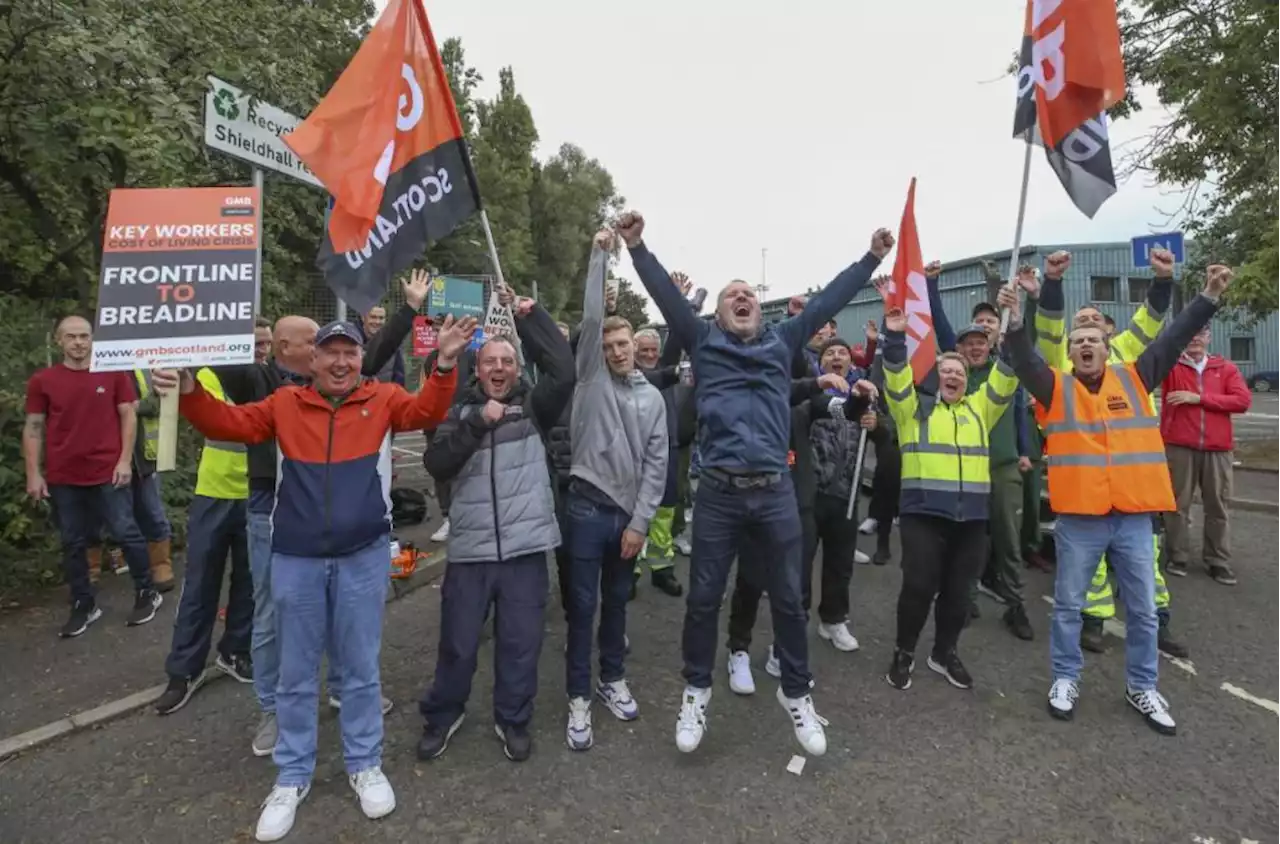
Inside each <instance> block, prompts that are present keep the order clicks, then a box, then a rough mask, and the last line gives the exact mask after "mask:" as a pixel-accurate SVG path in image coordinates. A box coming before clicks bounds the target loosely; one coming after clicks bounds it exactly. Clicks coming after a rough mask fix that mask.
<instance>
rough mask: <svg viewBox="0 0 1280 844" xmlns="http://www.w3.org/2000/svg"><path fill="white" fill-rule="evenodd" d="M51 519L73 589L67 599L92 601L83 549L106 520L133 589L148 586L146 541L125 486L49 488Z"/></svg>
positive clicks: (54, 486)
mask: <svg viewBox="0 0 1280 844" xmlns="http://www.w3.org/2000/svg"><path fill="white" fill-rule="evenodd" d="M49 498H50V499H51V501H52V504H53V513H54V521H55V522H56V523H57V526H58V535H59V537H60V538H61V540H62V571H63V574H64V576H65V577H66V579H67V585H68V586H70V588H71V602H72V603H73V604H78V603H82V602H83V603H86V604H92V603H93V595H94V591H93V586H92V584H90V582H89V558H88V557H87V556H86V555H85V549H86V548H88V547H89V546H90V545H93V544H96V541H97V538H98V532H99V529H100V527H101V526H102V525H103V524H105V525H106V527H107V530H108V531H109V532H110V534H111V536H112V538H113V539H115V541H116V542H117V543H118V544H119V545H120V551H121V553H122V554H123V555H124V560H125V562H126V563H128V565H129V574H130V575H132V576H133V586H134V588H135V589H138V590H142V589H150V588H151V560H150V557H148V556H147V541H146V539H144V538H143V536H142V531H140V530H138V523H137V522H136V521H134V518H133V495H132V493H131V492H130V490H129V489H127V488H126V489H119V488H117V487H114V486H112V485H111V484H99V485H97V486H66V485H62V484H53V485H50V487H49Z"/></svg>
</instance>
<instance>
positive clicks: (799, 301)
mask: <svg viewBox="0 0 1280 844" xmlns="http://www.w3.org/2000/svg"><path fill="white" fill-rule="evenodd" d="M807 303H808V300H807V299H805V297H803V296H792V297H791V298H790V299H788V300H787V316H795V315H796V314H798V313H800V312H801V311H803V310H804V306H805V305H806V304H807Z"/></svg>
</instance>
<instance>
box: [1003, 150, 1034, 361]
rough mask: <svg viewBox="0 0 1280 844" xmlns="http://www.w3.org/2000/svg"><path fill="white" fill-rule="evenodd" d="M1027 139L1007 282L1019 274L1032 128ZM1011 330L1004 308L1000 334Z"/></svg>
mask: <svg viewBox="0 0 1280 844" xmlns="http://www.w3.org/2000/svg"><path fill="white" fill-rule="evenodd" d="M1024 138H1025V140H1026V145H1025V152H1024V153H1023V156H1022V193H1021V195H1020V196H1019V197H1018V222H1017V224H1016V225H1015V226H1014V228H1013V251H1012V252H1010V253H1009V277H1008V278H1006V279H1005V282H1006V283H1008V282H1011V281H1013V278H1014V276H1016V275H1017V274H1018V249H1019V248H1020V247H1021V246H1022V223H1023V221H1024V220H1025V219H1026V217H1027V186H1028V185H1030V183H1031V130H1030V129H1028V130H1027V132H1026V133H1025V135H1024ZM1008 330H1009V309H1008V308H1002V309H1001V311H1000V336H1002V337H1003V336H1004V335H1005V333H1007V332H1008Z"/></svg>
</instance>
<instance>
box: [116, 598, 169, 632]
mask: <svg viewBox="0 0 1280 844" xmlns="http://www.w3.org/2000/svg"><path fill="white" fill-rule="evenodd" d="M163 603H164V598H161V597H160V593H159V592H157V591H156V590H154V589H139V590H138V597H137V598H136V599H135V600H134V602H133V612H131V613H129V620H128V621H126V622H125V624H127V625H128V626H130V627H140V626H141V625H143V624H146V623H147V622H148V621H150V620H151V619H153V618H155V617H156V610H157V609H159V608H160V605H161V604H163Z"/></svg>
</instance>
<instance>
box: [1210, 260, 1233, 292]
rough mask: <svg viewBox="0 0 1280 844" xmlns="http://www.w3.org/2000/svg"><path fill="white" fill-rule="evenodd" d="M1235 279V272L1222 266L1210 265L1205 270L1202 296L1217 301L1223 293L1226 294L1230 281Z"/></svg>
mask: <svg viewBox="0 0 1280 844" xmlns="http://www.w3.org/2000/svg"><path fill="white" fill-rule="evenodd" d="M1233 278H1235V272H1234V271H1233V270H1232V269H1231V268H1230V267H1227V266H1224V265H1222V264H1211V265H1210V266H1209V268H1208V269H1207V270H1205V280H1204V295H1206V296H1208V297H1209V298H1210V299H1217V298H1218V297H1220V296H1221V295H1222V294H1223V293H1226V292H1227V288H1228V287H1230V286H1231V279H1233Z"/></svg>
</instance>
